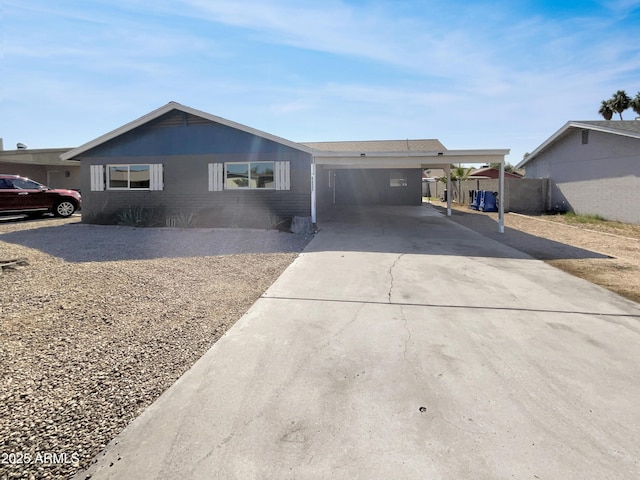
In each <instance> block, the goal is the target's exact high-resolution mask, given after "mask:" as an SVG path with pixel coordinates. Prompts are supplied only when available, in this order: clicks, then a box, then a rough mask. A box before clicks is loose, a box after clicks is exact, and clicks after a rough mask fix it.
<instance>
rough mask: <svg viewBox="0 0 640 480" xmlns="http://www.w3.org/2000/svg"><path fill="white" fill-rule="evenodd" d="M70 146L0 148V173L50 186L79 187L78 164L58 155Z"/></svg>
mask: <svg viewBox="0 0 640 480" xmlns="http://www.w3.org/2000/svg"><path fill="white" fill-rule="evenodd" d="M1 146H2V142H1V141H0V147H1ZM69 150H71V149H70V148H42V149H29V148H19V149H16V150H4V149H2V148H0V173H4V174H10V175H21V176H23V177H27V178H30V179H31V180H35V181H36V182H39V183H42V184H44V185H47V186H49V187H52V188H66V189H71V190H79V189H80V165H78V163H77V162H71V161H64V160H61V159H60V155H62V154H63V153H66V152H68V151H69Z"/></svg>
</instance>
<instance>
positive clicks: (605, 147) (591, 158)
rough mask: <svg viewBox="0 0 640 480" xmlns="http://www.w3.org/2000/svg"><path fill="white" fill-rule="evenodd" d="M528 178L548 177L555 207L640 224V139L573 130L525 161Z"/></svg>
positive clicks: (552, 208) (549, 195)
mask: <svg viewBox="0 0 640 480" xmlns="http://www.w3.org/2000/svg"><path fill="white" fill-rule="evenodd" d="M526 177H527V178H548V179H549V181H550V188H549V193H548V205H549V209H551V210H572V211H574V212H576V213H578V214H585V215H589V214H597V215H600V216H602V217H604V218H606V219H609V220H617V221H620V222H625V223H636V224H640V139H637V138H631V137H625V136H622V135H616V134H610V133H604V132H598V131H594V130H590V131H589V141H588V143H587V144H582V130H580V129H577V128H571V129H569V130H568V131H567V134H566V135H565V136H563V137H562V138H560V139H558V140H556V142H554V143H553V144H552V145H551V146H550V147H549V148H548V149H547V150H546V151H543V152H541V153H540V155H538V156H537V157H536V158H534V159H533V160H531V161H530V162H529V163H527V164H526Z"/></svg>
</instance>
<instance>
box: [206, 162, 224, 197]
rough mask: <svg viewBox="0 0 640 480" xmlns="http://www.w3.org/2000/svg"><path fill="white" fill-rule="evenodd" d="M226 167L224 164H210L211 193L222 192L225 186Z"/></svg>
mask: <svg viewBox="0 0 640 480" xmlns="http://www.w3.org/2000/svg"><path fill="white" fill-rule="evenodd" d="M223 167H224V165H223V164H222V163H210V164H209V191H210V192H221V191H222V190H223V184H224V169H223Z"/></svg>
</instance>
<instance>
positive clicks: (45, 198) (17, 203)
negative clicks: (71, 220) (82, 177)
mask: <svg viewBox="0 0 640 480" xmlns="http://www.w3.org/2000/svg"><path fill="white" fill-rule="evenodd" d="M81 204H82V200H81V199H80V194H79V193H78V192H76V191H75V190H60V189H54V188H49V187H47V186H45V185H42V184H40V183H38V182H34V181H33V180H29V179H28V178H24V177H20V176H19V175H3V174H0V215H12V214H19V213H24V214H27V215H29V216H32V217H35V216H39V215H42V214H44V213H53V214H54V215H56V216H58V217H70V216H71V215H72V214H73V212H75V211H76V210H78V209H79V208H80V205H81Z"/></svg>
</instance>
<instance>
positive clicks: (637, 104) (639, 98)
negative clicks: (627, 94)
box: [629, 92, 640, 115]
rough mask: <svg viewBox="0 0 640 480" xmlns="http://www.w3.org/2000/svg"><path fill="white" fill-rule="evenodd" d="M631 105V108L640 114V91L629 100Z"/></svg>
mask: <svg viewBox="0 0 640 480" xmlns="http://www.w3.org/2000/svg"><path fill="white" fill-rule="evenodd" d="M629 106H630V107H631V110H633V111H634V112H636V113H637V114H638V115H640V92H638V94H637V95H636V96H635V97H634V98H633V99H632V100H630V101H629Z"/></svg>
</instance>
